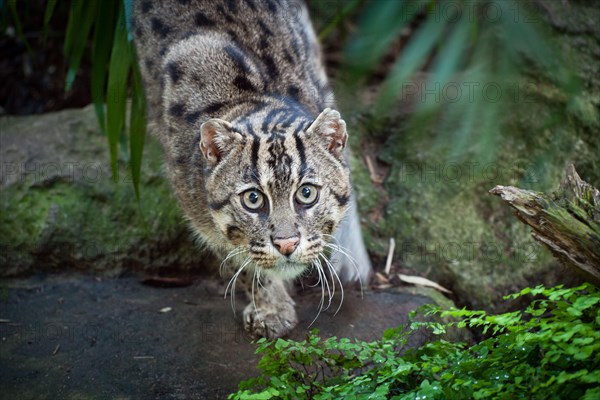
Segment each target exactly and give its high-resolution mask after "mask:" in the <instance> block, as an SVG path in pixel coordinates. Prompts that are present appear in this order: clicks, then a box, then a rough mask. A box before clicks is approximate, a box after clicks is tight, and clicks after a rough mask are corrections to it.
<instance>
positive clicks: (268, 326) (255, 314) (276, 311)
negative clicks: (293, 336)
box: [244, 303, 298, 339]
mask: <svg viewBox="0 0 600 400" xmlns="http://www.w3.org/2000/svg"><path fill="white" fill-rule="evenodd" d="M297 323H298V317H297V316H296V310H295V309H294V305H293V304H290V303H283V304H277V305H268V306H262V307H255V306H254V304H252V303H250V304H248V306H246V308H245V309H244V329H246V331H247V332H248V333H250V334H251V335H252V336H253V337H255V338H259V337H265V338H269V339H276V338H279V337H282V336H284V335H286V334H287V333H289V332H290V331H291V330H292V329H293V328H294V327H295V326H296V324H297Z"/></svg>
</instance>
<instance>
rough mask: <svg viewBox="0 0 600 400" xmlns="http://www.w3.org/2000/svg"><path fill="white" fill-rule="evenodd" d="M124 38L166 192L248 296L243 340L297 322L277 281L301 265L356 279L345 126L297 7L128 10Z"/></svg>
mask: <svg viewBox="0 0 600 400" xmlns="http://www.w3.org/2000/svg"><path fill="white" fill-rule="evenodd" d="M131 29H132V32H133V36H134V40H135V44H136V48H137V54H138V59H139V64H140V69H141V72H142V77H143V81H144V86H145V90H146V97H147V99H148V103H149V112H150V119H151V121H152V122H153V125H154V126H153V130H154V132H155V133H156V135H157V136H158V138H159V140H160V142H161V143H162V146H163V147H164V151H165V154H166V160H167V169H168V174H169V176H170V179H171V182H172V186H173V188H174V191H175V193H176V196H177V198H178V200H179V202H180V203H181V205H182V207H183V210H184V212H185V214H186V216H187V219H188V220H189V222H190V224H191V226H192V228H193V230H194V231H195V233H196V234H197V235H198V237H199V238H200V239H201V241H202V242H203V243H205V244H206V245H207V246H208V247H209V248H210V249H212V251H214V252H215V253H217V254H218V255H220V256H221V257H222V258H223V260H224V263H223V264H222V265H226V266H228V265H231V270H230V272H231V274H234V275H233V276H234V278H233V280H232V281H233V283H234V284H235V280H236V279H238V280H239V281H241V282H242V283H243V284H244V286H245V288H246V289H247V292H248V294H249V295H250V297H251V300H252V301H251V302H250V304H249V305H248V306H247V307H246V309H245V310H244V316H243V319H244V326H245V328H246V330H247V331H249V332H250V333H251V334H252V335H254V336H265V337H271V338H275V337H280V336H282V335H285V334H286V333H288V332H289V331H290V330H291V329H292V328H293V327H294V326H295V325H296V323H297V316H296V312H295V310H294V301H293V300H292V298H291V297H290V295H289V294H288V293H287V291H286V287H285V285H284V280H288V279H291V278H294V277H297V276H299V275H302V274H304V273H305V272H306V271H309V270H310V269H311V268H317V270H318V271H319V277H320V278H321V279H323V280H324V279H325V271H326V269H325V268H329V271H330V274H332V275H331V278H332V279H333V277H334V276H336V275H335V272H337V273H338V274H339V275H340V276H341V278H342V280H345V281H356V280H358V279H361V280H362V281H363V282H366V280H367V278H368V274H369V271H370V263H369V259H368V257H367V254H366V251H365V248H364V244H363V241H362V238H361V234H360V226H359V221H358V215H357V213H356V206H355V200H354V197H353V195H352V191H351V185H350V173H349V169H348V165H347V162H346V159H345V156H344V148H345V146H346V142H347V137H348V135H347V132H346V123H345V122H344V120H343V119H342V118H341V116H340V113H339V112H338V111H336V110H334V109H332V108H330V107H331V106H333V104H331V101H332V99H331V96H330V95H331V91H330V89H329V85H328V82H327V77H326V74H325V69H324V67H323V63H322V59H321V53H320V48H319V45H318V43H317V40H316V37H315V34H314V31H313V28H312V25H311V23H310V20H309V19H308V13H307V9H306V6H305V5H304V4H303V3H294V2H292V1H291V0H289V1H288V0H255V1H252V0H246V1H236V0H212V1H192V0H167V1H150V0H136V1H135V5H134V9H133V21H132V27H131ZM331 249H334V251H333V252H332V253H331V254H330V255H329V256H327V254H328V251H330V250H331ZM344 249H345V250H344ZM336 250H337V251H336ZM354 260H355V261H354ZM334 267H335V270H334ZM323 280H322V282H321V283H322V284H323V282H324V281H323ZM338 281H339V279H338ZM232 295H233V289H232Z"/></svg>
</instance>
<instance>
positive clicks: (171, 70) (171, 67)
mask: <svg viewBox="0 0 600 400" xmlns="http://www.w3.org/2000/svg"><path fill="white" fill-rule="evenodd" d="M167 72H168V74H169V76H170V77H171V82H173V83H177V82H178V81H179V79H180V78H181V70H180V69H179V65H177V63H176V62H175V61H170V62H169V63H168V64H167Z"/></svg>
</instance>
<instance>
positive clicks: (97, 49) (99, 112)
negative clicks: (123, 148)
mask: <svg viewBox="0 0 600 400" xmlns="http://www.w3.org/2000/svg"><path fill="white" fill-rule="evenodd" d="M118 4H119V3H118V2H114V1H108V2H106V4H103V6H102V7H100V8H99V10H98V12H97V14H96V22H95V24H94V26H95V29H94V37H93V42H92V102H93V103H94V109H95V111H96V117H97V118H98V123H99V124H100V129H101V130H102V132H103V133H104V134H106V116H105V113H104V104H105V97H106V78H107V74H108V62H109V60H110V54H111V50H112V45H113V39H114V34H115V23H116V21H117V14H118V11H119V8H118Z"/></svg>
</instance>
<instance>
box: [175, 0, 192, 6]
mask: <svg viewBox="0 0 600 400" xmlns="http://www.w3.org/2000/svg"><path fill="white" fill-rule="evenodd" d="M178 1H179V4H183V5H187V4H190V0H178Z"/></svg>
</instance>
